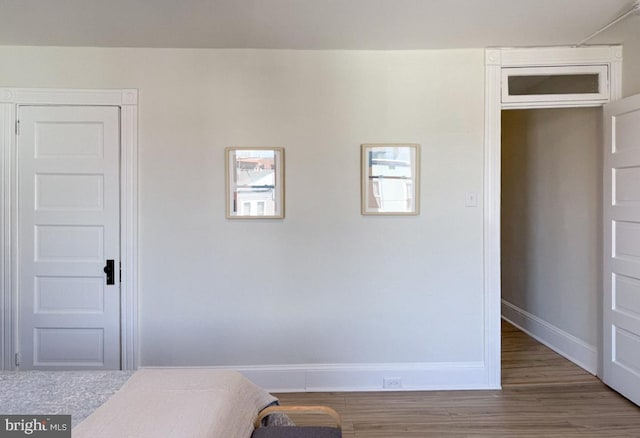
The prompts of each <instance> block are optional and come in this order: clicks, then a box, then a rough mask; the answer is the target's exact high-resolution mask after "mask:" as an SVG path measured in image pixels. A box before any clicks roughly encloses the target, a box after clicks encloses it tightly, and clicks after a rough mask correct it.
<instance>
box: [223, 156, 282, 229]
mask: <svg viewBox="0 0 640 438" xmlns="http://www.w3.org/2000/svg"><path fill="white" fill-rule="evenodd" d="M225 158H226V179H227V207H226V208H227V218H229V219H281V218H283V217H284V149H283V148H261V147H256V148H244V147H231V148H226V149H225Z"/></svg>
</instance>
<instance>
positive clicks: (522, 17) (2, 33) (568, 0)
mask: <svg viewBox="0 0 640 438" xmlns="http://www.w3.org/2000/svg"><path fill="white" fill-rule="evenodd" d="M632 3H633V2H632V1H631V0H0V45H49V46H104V47H182V48H186V47H191V48H270V49H448V48H472V47H487V46H546V45H572V44H576V43H577V42H579V41H581V40H582V39H583V38H585V37H586V36H588V35H589V34H591V33H592V32H594V31H596V30H597V29H599V28H601V27H602V26H604V25H605V24H607V23H608V22H610V21H611V20H613V19H614V18H616V17H617V16H619V15H621V14H622V13H623V12H626V11H627V10H629V9H630V7H631V4H632ZM633 32H635V33H638V32H640V14H635V15H633V16H631V17H629V18H628V19H627V20H626V21H625V22H623V23H621V24H620V25H619V26H616V27H614V28H612V30H610V31H606V32H605V33H603V34H601V36H599V37H598V38H597V39H595V40H593V41H590V43H624V39H625V38H627V37H629V34H630V33H633Z"/></svg>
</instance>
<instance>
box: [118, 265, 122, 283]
mask: <svg viewBox="0 0 640 438" xmlns="http://www.w3.org/2000/svg"><path fill="white" fill-rule="evenodd" d="M118 266H119V268H120V283H122V263H118Z"/></svg>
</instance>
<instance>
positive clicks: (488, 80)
mask: <svg viewBox="0 0 640 438" xmlns="http://www.w3.org/2000/svg"><path fill="white" fill-rule="evenodd" d="M576 65H580V66H585V65H607V67H608V71H609V99H608V101H614V100H618V99H620V97H621V96H622V46H620V45H611V46H587V47H533V48H489V49H486V50H485V123H484V310H485V315H484V327H485V342H484V357H485V363H486V367H487V370H488V378H489V382H488V383H489V386H490V387H494V388H499V387H500V386H501V369H500V355H501V348H500V320H501V314H502V311H501V284H500V281H501V280H500V249H501V248H500V220H501V217H500V196H501V158H502V144H501V129H502V126H501V112H502V110H503V109H530V108H576V107H589V106H591V107H593V106H602V105H603V104H604V103H607V102H604V103H603V102H602V101H598V102H595V101H593V102H589V101H584V100H583V101H564V102H557V101H551V100H549V101H538V102H522V103H511V102H509V103H505V102H503V101H502V69H503V68H506V67H537V66H545V67H552V66H576ZM598 318H600V315H599V316H598ZM598 331H599V333H600V335H599V342H598V343H599V345H598V368H599V369H598V375H600V374H601V366H602V365H601V364H602V359H601V358H602V345H601V343H602V336H601V332H602V327H601V325H600V326H599V328H598Z"/></svg>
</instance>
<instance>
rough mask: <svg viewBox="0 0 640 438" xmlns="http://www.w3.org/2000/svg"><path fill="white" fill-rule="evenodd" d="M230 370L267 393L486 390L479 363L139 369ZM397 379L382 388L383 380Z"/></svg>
mask: <svg viewBox="0 0 640 438" xmlns="http://www.w3.org/2000/svg"><path fill="white" fill-rule="evenodd" d="M142 368H152V369H155V368H163V369H175V368H181V369H185V368H206V369H233V370H236V371H238V372H240V373H242V374H243V375H244V376H245V377H247V378H248V379H249V380H251V381H252V382H253V383H255V384H256V385H258V386H260V387H262V388H265V389H266V390H267V391H269V392H347V391H436V390H469V389H487V383H486V382H487V375H486V368H485V365H484V363H483V362H482V361H479V362H452V363H451V362H446V363H445V362H442V363H440V362H438V363H380V364H298V365H251V366H221V367H142ZM385 378H394V379H400V381H401V384H400V386H399V387H394V388H386V389H385V388H384V387H383V384H384V379H385Z"/></svg>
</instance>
